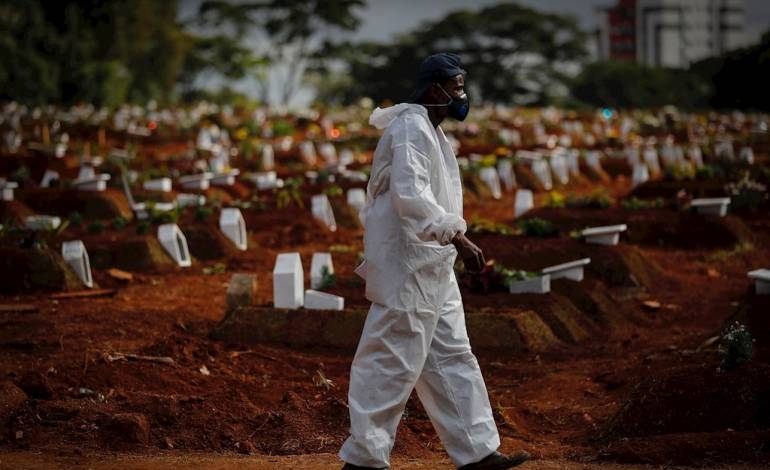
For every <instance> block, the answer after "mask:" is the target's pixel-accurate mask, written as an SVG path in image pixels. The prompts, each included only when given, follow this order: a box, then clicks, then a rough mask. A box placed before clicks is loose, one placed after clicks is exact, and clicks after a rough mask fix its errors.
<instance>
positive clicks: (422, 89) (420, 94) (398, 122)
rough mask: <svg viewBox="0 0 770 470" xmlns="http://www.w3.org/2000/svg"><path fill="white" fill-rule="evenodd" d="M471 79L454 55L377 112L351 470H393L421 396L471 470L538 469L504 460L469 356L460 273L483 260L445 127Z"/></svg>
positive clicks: (459, 462)
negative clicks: (405, 98)
mask: <svg viewBox="0 0 770 470" xmlns="http://www.w3.org/2000/svg"><path fill="white" fill-rule="evenodd" d="M468 110H469V102H468V98H467V95H466V93H465V71H464V70H463V69H462V68H460V63H459V57H458V56H457V55H455V54H449V53H440V54H435V55H432V56H430V57H428V58H427V59H425V60H424V61H423V62H422V64H421V65H420V69H419V72H418V80H417V87H416V89H415V91H414V93H413V94H412V96H411V97H410V99H409V102H408V103H401V104H398V105H395V106H392V107H390V108H387V109H380V108H377V109H375V110H374V112H373V113H372V116H371V118H370V119H369V122H370V123H371V124H373V125H374V126H375V127H377V128H378V129H385V131H384V133H383V135H382V137H381V139H380V141H379V143H378V145H377V149H376V150H375V153H374V161H373V164H372V173H371V177H370V179H369V183H368V186H367V192H366V193H367V196H366V204H365V206H364V208H363V210H362V216H363V218H364V226H365V232H364V257H365V261H364V262H363V263H362V265H361V266H359V267H358V268H357V270H356V272H357V273H359V275H361V276H362V277H364V278H365V279H366V297H367V298H368V299H369V300H371V302H372V306H371V308H370V309H369V314H368V316H367V318H366V324H365V326H364V330H363V333H362V334H361V339H360V342H359V344H358V350H357V351H356V355H355V358H354V359H353V364H352V366H351V370H350V389H349V393H348V403H349V408H350V436H349V437H348V439H347V440H346V441H345V443H344V444H343V446H342V449H340V452H339V456H340V458H341V459H342V460H344V461H345V465H344V466H343V467H342V468H343V470H355V469H383V468H388V467H389V465H390V452H391V449H392V448H393V443H394V439H395V435H396V428H397V426H398V423H399V421H400V419H401V415H402V413H403V411H404V407H405V406H406V402H407V399H408V398H409V395H410V394H411V392H412V390H413V389H416V390H417V395H418V396H419V398H420V401H421V402H422V404H423V406H424V408H425V410H426V411H427V413H428V416H429V417H430V420H431V422H432V423H433V426H434V427H435V429H436V431H437V432H438V435H439V437H440V438H441V441H442V443H443V444H444V447H445V448H446V451H447V453H448V454H449V457H450V458H451V460H452V462H453V463H454V464H455V465H456V466H457V467H458V468H460V469H461V470H503V469H507V468H511V467H514V466H516V465H519V464H521V463H522V462H524V461H526V460H527V459H529V454H527V453H526V452H518V453H516V454H515V455H512V456H506V455H503V454H501V453H499V452H497V448H498V447H499V446H500V437H499V435H498V433H497V427H496V426H495V422H494V419H493V417H492V409H491V407H490V405H489V397H488V395H487V389H486V386H485V385H484V379H483V378H482V376H481V371H480V370H479V365H478V362H477V361H476V357H475V356H474V355H473V353H472V352H471V347H470V343H469V342H468V334H467V331H466V327H465V313H464V311H463V303H462V298H461V297H460V290H459V288H458V285H457V280H456V278H455V274H454V270H453V266H454V262H455V258H456V257H457V255H458V254H459V255H460V256H461V258H462V259H463V262H464V264H465V267H466V269H467V270H469V271H471V272H478V271H480V270H481V269H482V268H483V267H484V255H483V254H482V252H481V249H479V248H478V247H477V246H476V245H474V244H473V243H472V242H471V241H470V240H468V238H466V236H465V231H466V223H465V220H464V219H463V195H462V186H461V181H460V170H459V168H458V165H457V160H456V157H455V154H454V150H453V149H452V146H451V144H450V142H449V141H448V140H447V138H446V136H445V135H444V132H443V131H442V130H441V128H440V127H439V124H440V123H441V122H442V121H443V120H444V119H445V118H446V117H451V118H454V119H457V120H460V121H462V120H463V119H465V116H466V115H467V114H468Z"/></svg>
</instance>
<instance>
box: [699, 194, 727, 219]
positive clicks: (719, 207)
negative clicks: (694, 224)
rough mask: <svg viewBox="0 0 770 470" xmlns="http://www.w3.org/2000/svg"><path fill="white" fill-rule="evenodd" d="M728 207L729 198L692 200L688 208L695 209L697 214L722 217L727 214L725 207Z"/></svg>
mask: <svg viewBox="0 0 770 470" xmlns="http://www.w3.org/2000/svg"><path fill="white" fill-rule="evenodd" d="M728 205H730V198H729V197H711V198H699V199H693V200H692V201H691V202H690V206H691V207H694V208H695V211H696V212H697V213H698V214H704V215H718V216H719V217H724V216H725V215H726V214H727V206H728Z"/></svg>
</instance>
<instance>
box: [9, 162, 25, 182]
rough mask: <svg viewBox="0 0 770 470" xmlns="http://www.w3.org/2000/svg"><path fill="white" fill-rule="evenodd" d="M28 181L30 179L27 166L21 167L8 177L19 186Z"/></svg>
mask: <svg viewBox="0 0 770 470" xmlns="http://www.w3.org/2000/svg"><path fill="white" fill-rule="evenodd" d="M27 179H29V167H27V166H26V165H22V166H20V167H19V168H17V169H16V171H14V172H13V173H11V175H10V176H9V177H8V180H10V181H15V182H16V183H19V184H22V183H24V181H25V180H27Z"/></svg>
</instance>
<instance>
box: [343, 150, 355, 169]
mask: <svg viewBox="0 0 770 470" xmlns="http://www.w3.org/2000/svg"><path fill="white" fill-rule="evenodd" d="M355 161H356V158H355V155H354V154H353V151H352V150H350V149H343V150H342V151H340V158H339V163H340V165H342V166H348V165H350V164H351V163H354V162H355Z"/></svg>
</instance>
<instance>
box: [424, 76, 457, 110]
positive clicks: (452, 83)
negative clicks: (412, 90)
mask: <svg viewBox="0 0 770 470" xmlns="http://www.w3.org/2000/svg"><path fill="white" fill-rule="evenodd" d="M442 88H443V89H444V91H441V89H442ZM445 92H446V93H445ZM464 93H465V77H463V76H462V75H461V74H460V75H455V76H454V77H451V78H447V79H446V80H442V81H440V82H438V83H437V84H434V85H432V86H431V87H430V88H429V89H428V98H429V99H430V101H429V103H430V104H446V103H447V102H449V98H450V97H451V98H452V99H460V98H461V97H462V96H463V94H464ZM447 95H449V97H447Z"/></svg>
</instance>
